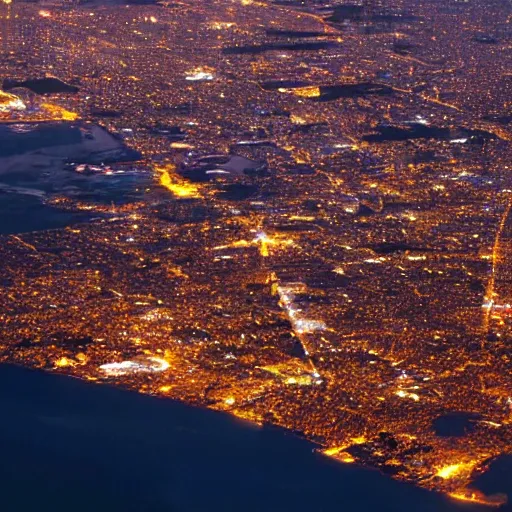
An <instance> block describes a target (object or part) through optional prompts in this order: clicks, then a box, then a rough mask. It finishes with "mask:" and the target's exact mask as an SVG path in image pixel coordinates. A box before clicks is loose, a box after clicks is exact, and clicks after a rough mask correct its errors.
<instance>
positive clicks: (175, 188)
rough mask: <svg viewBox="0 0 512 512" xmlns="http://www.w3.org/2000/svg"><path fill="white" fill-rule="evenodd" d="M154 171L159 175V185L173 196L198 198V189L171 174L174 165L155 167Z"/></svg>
mask: <svg viewBox="0 0 512 512" xmlns="http://www.w3.org/2000/svg"><path fill="white" fill-rule="evenodd" d="M155 169H156V170H157V171H158V172H159V173H160V185H162V186H163V187H165V188H166V189H167V190H169V191H171V192H172V193H173V194H174V195H175V196H177V197H187V198H194V197H200V195H199V189H198V188H197V187H196V186H195V185H194V184H192V183H188V182H186V181H185V180H184V179H182V178H181V177H180V176H178V175H177V174H176V173H174V172H173V171H174V170H175V167H174V165H171V164H169V165H162V166H156V167H155Z"/></svg>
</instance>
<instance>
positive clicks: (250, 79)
mask: <svg viewBox="0 0 512 512" xmlns="http://www.w3.org/2000/svg"><path fill="white" fill-rule="evenodd" d="M114 3H115V2H110V3H101V2H94V3H87V4H83V5H69V4H64V5H56V4H44V5H42V4H41V5H38V4H33V3H30V4H28V3H13V4H5V3H4V4H2V5H0V9H1V11H0V14H1V15H2V16H3V19H2V27H3V28H2V31H1V32H0V36H1V40H2V46H1V48H2V54H1V59H2V73H3V77H2V78H6V79H9V80H16V81H20V82H23V81H25V80H30V79H40V78H45V77H47V78H48V77H54V78H55V77H56V78H58V79H59V80H60V81H62V83H64V84H67V86H68V87H78V88H79V91H78V92H77V93H70V92H69V90H67V91H66V90H64V91H63V90H59V91H54V92H51V91H50V92H48V93H47V94H37V93H36V92H34V91H33V90H31V89H30V87H15V88H13V89H10V91H9V93H10V94H12V95H15V96H8V97H6V98H7V99H6V101H3V99H2V98H4V96H2V97H0V101H1V102H0V119H1V120H2V121H3V122H5V123H8V126H12V125H13V124H12V123H13V121H16V123H15V124H14V126H16V127H17V128H15V129H16V130H18V132H20V131H21V133H23V130H24V129H25V128H26V129H28V130H30V129H33V127H34V123H35V122H37V123H44V122H49V121H52V122H57V121H58V122H59V123H64V126H69V129H70V130H75V131H77V130H78V131H80V133H82V135H83V140H89V139H87V137H88V135H87V133H88V131H90V130H98V129H97V128H92V127H91V126H93V125H101V126H103V127H104V128H106V129H107V130H109V131H110V132H112V133H113V134H115V136H116V137H117V139H118V140H122V142H123V144H124V145H126V146H127V147H129V148H131V149H132V150H135V151H137V152H138V156H137V158H135V157H133V158H131V159H128V158H126V157H123V158H120V157H119V155H118V154H116V155H117V156H116V158H112V155H110V157H109V160H108V161H107V159H106V158H105V159H101V160H102V161H88V160H87V158H85V157H83V156H81V157H80V158H78V157H76V158H74V161H72V162H71V161H69V160H70V157H69V155H68V153H67V152H65V151H61V150H59V151H60V152H58V153H55V152H53V153H51V156H52V158H53V160H52V164H51V165H52V167H51V169H49V168H48V169H47V172H49V173H50V174H51V176H52V177H54V179H58V180H59V181H58V183H59V184H60V185H59V186H53V187H52V186H50V185H46V186H45V187H46V188H45V190H44V192H45V195H44V198H43V201H44V202H45V204H46V205H48V206H52V207H55V208H59V209H60V210H61V211H65V212H67V213H69V212H81V213H84V212H85V213H87V214H88V215H89V216H90V217H91V220H90V221H89V222H82V223H79V224H72V225H69V226H67V227H63V228H60V229H54V230H38V231H31V232H28V233H22V232H20V231H23V230H17V231H16V232H9V233H5V235H3V237H2V248H3V249H2V258H1V261H0V267H1V270H0V275H1V276H2V281H0V284H1V288H0V311H1V313H0V317H1V324H0V325H1V327H0V332H1V338H0V339H1V342H0V349H1V359H2V360H3V361H10V362H16V363H21V364H25V365H30V366H36V367H41V368H46V369H49V370H52V371H62V372H65V373H69V374H72V375H76V376H79V377H82V378H85V379H90V380H93V381H100V382H102V381H104V380H107V381H109V382H114V383H117V384H119V385H122V386H127V387H130V388H133V389H137V390H140V391H141V392H144V393H152V394H160V395H165V396H170V397H174V398H177V399H180V400H184V401H187V402H190V403H197V404H202V405H204V406H208V407H212V408H215V409H219V410H225V411H228V412H230V413H232V414H235V415H237V416H240V417H243V418H246V419H249V420H251V421H254V422H258V423H263V422H270V423H273V424H277V425H280V426H284V427H286V428H289V429H290V430H293V431H294V432H296V433H299V434H300V435H303V436H305V437H307V438H309V439H312V440H315V441H317V442H318V443H319V445H320V446H321V447H322V449H323V450H325V453H326V454H328V455H330V456H333V457H336V458H337V459H339V460H341V461H343V462H345V463H349V462H357V463H361V464H366V465H370V466H373V467H378V468H379V469H381V470H382V471H386V472H389V473H391V474H393V475H394V476H395V477H396V478H399V479H404V480H407V481H410V482H414V483H416V484H418V485H422V486H425V487H428V488H432V489H437V490H440V491H443V492H446V493H449V494H450V495H452V496H453V497H455V498H458V499H462V500H469V501H476V502H484V503H491V504H495V503H501V502H502V499H503V497H502V496H491V497H486V496H483V495H481V494H480V493H478V492H477V491H474V490H468V486H469V487H470V484H471V481H472V479H473V478H474V477H475V476H476V475H477V474H478V473H480V472H483V471H485V469H486V467H487V466H488V465H489V464H490V463H491V461H492V460H493V459H494V458H495V457H497V456H499V455H502V454H505V453H510V448H511V446H512V430H511V428H510V422H511V414H512V382H511V381H510V378H509V374H510V369H511V368H510V366H511V359H510V353H509V351H508V350H507V345H508V343H509V336H510V316H509V309H510V307H509V304H510V303H511V300H510V298H509V286H508V284H509V283H510V277H509V272H510V271H511V270H510V265H509V263H508V262H509V258H508V253H509V246H510V241H509V238H510V233H509V231H510V222H511V220H510V200H511V194H512V182H511V177H510V166H511V165H512V164H511V160H510V139H511V130H510V121H511V117H510V108H511V103H510V102H511V94H510V87H511V86H510V69H511V60H510V52H509V46H510V42H511V34H510V28H509V23H508V20H509V19H510V9H509V7H510V6H509V5H508V4H504V3H503V2H500V1H493V0H486V1H485V6H486V8H485V9H482V6H481V2H476V1H470V2H464V3H462V2H457V1H454V0H449V1H448V2H443V3H442V5H441V4H440V3H439V2H437V1H433V0H430V1H428V2H422V3H421V5H416V3H415V2H409V1H407V0H404V1H401V2H397V3H396V4H395V5H390V4H387V5H385V6H384V5H379V4H374V5H373V4H372V5H370V4H365V6H364V7H360V8H357V7H354V6H352V7H347V5H343V4H341V3H339V2H336V3H335V4H329V6H328V7H329V8H326V6H325V5H322V2H318V3H315V4H314V6H313V7H309V8H308V9H304V8H303V7H302V4H299V3H297V5H295V4H294V2H290V3H287V4H286V5H281V3H280V4H279V5H278V4H277V3H276V4H272V3H263V2H256V1H251V0H241V1H228V0H215V1H211V2H203V1H198V0H197V1H196V0H187V1H185V2H180V3H170V4H168V3H163V4H161V5H160V4H158V5H157V4H155V5H152V4H147V5H127V6H119V5H113V4H114ZM482 34H483V35H486V36H487V35H488V36H489V37H483V36H482ZM3 105H7V106H8V107H4V106H3ZM21 105H23V106H24V107H26V108H21ZM16 107H18V108H16ZM58 126H63V125H62V124H59V125H58ZM24 127H25V128H24ZM27 127H29V128H27ZM30 127H32V128H30ZM0 133H1V132H0ZM48 151H49V150H48ZM229 155H231V156H229ZM233 155H236V157H233ZM45 156H48V155H47V154H46V155H45ZM2 157H5V155H2V150H1V149H0V162H2ZM119 160H129V161H128V162H124V163H119ZM130 160H136V161H134V162H131V161H130ZM45 162H46V161H45ZM16 165H17V166H18V167H16V166H13V167H11V168H10V170H9V172H8V173H7V172H6V171H5V169H6V166H5V167H4V168H3V169H2V168H0V182H2V183H3V182H4V181H5V182H6V183H7V184H8V185H9V187H11V188H9V189H8V192H9V193H13V192H16V193H19V192H20V190H19V188H21V189H22V193H26V191H27V189H29V190H32V189H33V188H37V186H36V185H35V184H34V181H35V180H32V182H31V181H30V179H29V178H28V177H27V176H25V177H24V178H23V177H22V178H20V175H19V173H20V172H21V171H23V168H22V167H23V165H25V164H22V165H21V166H19V165H18V164H16ZM41 165H43V164H41ZM44 165H45V166H47V165H48V164H47V163H44ZM25 171H26V169H25ZM121 171H122V172H123V173H124V172H132V173H133V172H135V171H137V173H138V174H137V176H138V178H136V180H135V184H134V187H135V188H136V190H135V191H134V192H133V193H132V194H131V195H129V196H124V197H123V198H119V197H116V198H115V200H114V199H113V200H111V201H110V200H106V199H105V197H106V196H101V198H100V199H98V197H96V196H95V195H94V194H92V193H84V192H83V190H84V187H85V189H87V190H89V189H90V187H92V185H90V183H93V182H94V183H96V181H94V180H98V179H99V178H98V176H100V177H101V179H104V180H107V181H108V179H109V177H112V176H114V177H116V179H118V178H119V172H121ZM17 173H18V174H17ZM52 173H53V174H52ZM66 173H67V174H66ZM78 175H79V177H77V176H78ZM20 180H21V181H22V183H21V184H20ZM23 180H24V181H23ZM75 180H78V181H75ZM137 180H140V181H137ZM13 182H15V186H17V187H18V189H15V190H13V189H12V186H13ZM102 183H103V182H102ZM62 184H65V186H64V185H62ZM88 187H89V189H88ZM80 190H81V192H79V191H80ZM453 425H455V427H454V426H453Z"/></svg>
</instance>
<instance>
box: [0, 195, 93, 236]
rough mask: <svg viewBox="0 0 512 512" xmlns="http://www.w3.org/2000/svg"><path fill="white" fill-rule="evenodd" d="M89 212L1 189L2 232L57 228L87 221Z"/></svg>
mask: <svg viewBox="0 0 512 512" xmlns="http://www.w3.org/2000/svg"><path fill="white" fill-rule="evenodd" d="M89 217H90V216H89V215H88V214H84V213H81V212H76V213H72V212H66V211H63V210H59V209H57V208H53V207H52V206H48V205H45V204H44V203H43V202H42V201H41V199H40V198H38V197H34V196H29V195H24V194H15V195H13V194H5V193H2V192H1V191H0V234H2V235H6V234H14V233H27V232H30V231H39V230H43V229H57V228H62V227H66V226H70V225H72V224H76V223H77V222H85V221H87V220H88V219H89Z"/></svg>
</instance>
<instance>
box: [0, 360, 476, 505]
mask: <svg viewBox="0 0 512 512" xmlns="http://www.w3.org/2000/svg"><path fill="white" fill-rule="evenodd" d="M0 406H1V409H2V421H1V422H0V453H1V454H2V464H0V486H1V489H2V492H1V493H0V510H3V511H6V512H34V511H41V512H43V511H52V512H91V511H94V512H106V511H109V512H112V511H119V512H136V511H137V512H138V511H148V512H149V511H151V512H153V511H154V512H160V511H162V512H163V511H165V512H188V511H198V512H199V511H201V512H202V511H209V512H216V511H219V512H229V511H233V512H242V511H247V512H250V511H258V512H261V511H265V512H267V511H268V512H273V511H275V512H278V511H279V512H283V511H284V512H286V511H290V512H291V511H293V512H302V511H304V512H305V511H308V512H310V511H315V512H317V511H333V512H334V511H336V512H342V511H343V512H356V511H357V512H363V511H372V512H373V511H379V512H406V511H407V512H410V511H414V512H456V511H468V512H469V511H473V510H480V508H476V507H473V506H471V507H470V506H461V505H460V504H457V503H454V502H450V501H448V500H447V499H445V498H444V497H443V496H440V495H437V494H435V493H431V492H428V491H424V490H422V489H418V488H415V487H413V486H410V485H406V484H403V483H400V482H396V481H393V480H391V479H390V478H388V477H386V476H384V475H381V474H380V473H377V472H374V471H368V470H365V469H362V468H359V467H356V466H347V465H342V464H338V463H336V462H334V461H332V460H329V459H327V458H326V457H324V456H322V455H320V454H318V453H314V452H313V451H312V450H313V448H314V445H312V444H311V443H309V442H306V441H303V440H301V439H298V438H296V437H294V436H292V435H290V434H286V433H285V432H283V431H280V430H277V429H265V428H263V429H262V428H257V427H255V426H252V425H249V424H246V423H245V422H241V421H239V420H236V419H234V418H232V417H230V416H228V415H224V414H220V413H215V412H213V411H208V410H203V409H199V408H194V407H190V406H187V405H184V404H181V403H176V402H173V401H170V400H164V399H158V398H155V397H149V396H142V395H139V394H136V393H132V392H127V391H123V390H120V389H116V388H112V387H109V386H97V385H94V384H90V383H85V382H81V381H79V380H76V379H72V378H68V377H64V376H60V375H49V374H44V373H41V372H38V371H32V370H26V369H22V368H17V367H13V366H5V365H2V366H0Z"/></svg>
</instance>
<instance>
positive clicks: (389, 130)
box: [363, 123, 496, 144]
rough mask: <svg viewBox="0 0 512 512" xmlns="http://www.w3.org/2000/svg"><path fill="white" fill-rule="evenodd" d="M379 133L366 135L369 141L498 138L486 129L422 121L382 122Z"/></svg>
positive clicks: (480, 141)
mask: <svg viewBox="0 0 512 512" xmlns="http://www.w3.org/2000/svg"><path fill="white" fill-rule="evenodd" d="M375 130H376V132H377V133H372V134H368V135H365V136H364V137H363V140H365V141H367V142H388V141H405V140H413V139H438V140H455V139H467V142H468V143H475V144H478V143H483V142H485V141H486V140H491V139H496V136H495V135H494V134H492V133H490V132H486V131H484V130H470V129H467V128H457V129H452V128H445V127H439V126H430V125H424V124H420V123H411V124H409V125H407V126H395V125H390V124H381V125H378V126H377V127H376V128H375Z"/></svg>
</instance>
